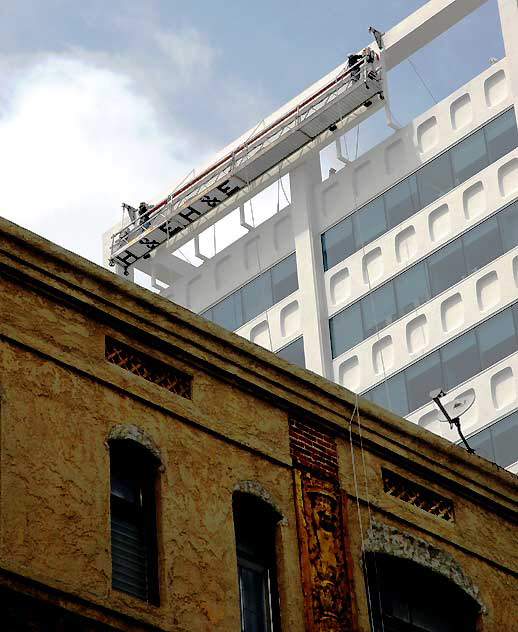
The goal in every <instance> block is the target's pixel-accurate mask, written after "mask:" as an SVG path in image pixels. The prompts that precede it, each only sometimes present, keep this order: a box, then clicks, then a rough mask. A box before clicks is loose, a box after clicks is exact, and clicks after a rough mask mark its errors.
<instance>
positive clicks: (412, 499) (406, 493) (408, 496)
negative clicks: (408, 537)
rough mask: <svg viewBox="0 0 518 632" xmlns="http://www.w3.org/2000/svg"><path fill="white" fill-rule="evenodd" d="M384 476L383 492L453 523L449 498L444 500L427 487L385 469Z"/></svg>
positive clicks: (451, 504) (451, 505) (451, 503)
mask: <svg viewBox="0 0 518 632" xmlns="http://www.w3.org/2000/svg"><path fill="white" fill-rule="evenodd" d="M382 476H383V491H384V492H385V493H386V494H388V495H389V496H394V498H399V500H402V501H403V502H405V503H409V504H411V505H413V506H414V507H418V508H419V509H422V510H423V511H426V512H427V513H430V514H433V515H434V516H437V517H438V518H442V520H446V521H447V522H453V518H454V514H453V502H452V501H451V500H449V499H448V498H443V497H442V496H439V494H436V493H434V492H431V491H430V490H429V489H426V487H422V486H421V485H418V484H417V483H414V482H413V481H409V480H407V479H406V478H403V477H402V476H399V474H394V472H389V471H388V470H385V469H383V470H382Z"/></svg>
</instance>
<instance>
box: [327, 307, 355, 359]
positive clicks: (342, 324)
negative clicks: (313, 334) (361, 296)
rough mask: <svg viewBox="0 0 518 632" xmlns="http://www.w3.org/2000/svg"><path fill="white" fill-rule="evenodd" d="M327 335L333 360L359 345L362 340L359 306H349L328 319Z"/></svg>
mask: <svg viewBox="0 0 518 632" xmlns="http://www.w3.org/2000/svg"><path fill="white" fill-rule="evenodd" d="M329 333H330V334H331V352H332V355H333V358H337V357H338V356H339V355H341V354H342V353H344V351H347V350H348V349H350V348H351V347H354V346H355V345H357V344H358V343H360V342H361V341H362V340H363V326H362V315H361V310H360V304H359V303H356V304H355V305H351V307H348V308H347V309H344V310H343V311H342V312H339V313H338V314H336V315H335V316H333V317H332V318H330V319H329Z"/></svg>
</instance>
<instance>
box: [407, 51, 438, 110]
mask: <svg viewBox="0 0 518 632" xmlns="http://www.w3.org/2000/svg"><path fill="white" fill-rule="evenodd" d="M408 63H409V64H410V65H411V66H412V68H413V69H414V72H415V74H416V75H417V76H418V77H419V79H420V81H421V83H422V84H423V86H424V88H425V90H426V91H427V92H428V94H429V95H430V97H431V98H432V101H433V102H434V103H435V104H437V103H438V101H437V99H436V98H435V97H434V96H433V93H432V91H431V90H430V88H429V87H428V85H427V84H426V82H425V80H424V79H423V78H422V77H421V75H420V74H419V72H418V70H417V68H416V67H415V65H414V62H413V61H412V60H411V59H410V58H408Z"/></svg>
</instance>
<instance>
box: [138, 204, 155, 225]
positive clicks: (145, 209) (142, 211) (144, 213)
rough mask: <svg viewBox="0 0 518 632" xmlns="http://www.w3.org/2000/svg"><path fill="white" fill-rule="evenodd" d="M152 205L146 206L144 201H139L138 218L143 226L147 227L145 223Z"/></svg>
mask: <svg viewBox="0 0 518 632" xmlns="http://www.w3.org/2000/svg"><path fill="white" fill-rule="evenodd" d="M152 208H153V207H152V206H148V205H147V204H146V203H145V202H141V203H140V204H139V207H138V216H139V219H140V223H141V224H143V225H144V228H148V227H149V225H150V224H149V223H146V222H147V220H148V219H149V211H150V210H151V209H152Z"/></svg>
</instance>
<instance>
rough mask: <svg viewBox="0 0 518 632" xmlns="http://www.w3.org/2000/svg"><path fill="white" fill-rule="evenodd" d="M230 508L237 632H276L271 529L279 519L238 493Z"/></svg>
mask: <svg viewBox="0 0 518 632" xmlns="http://www.w3.org/2000/svg"><path fill="white" fill-rule="evenodd" d="M232 507H233V511H234V530H235V534H236V550H237V570H238V577H239V602H240V607H241V632H279V630H280V616H279V593H278V588H277V572H276V564H275V529H276V525H277V523H278V522H279V520H280V518H281V516H280V515H279V514H278V513H277V512H276V511H275V510H274V509H273V508H272V507H271V506H270V505H269V504H268V503H266V502H264V501H263V500H261V499H260V498H257V497H256V496H253V495H251V494H246V493H242V492H235V493H234V496H233V502H232Z"/></svg>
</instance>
